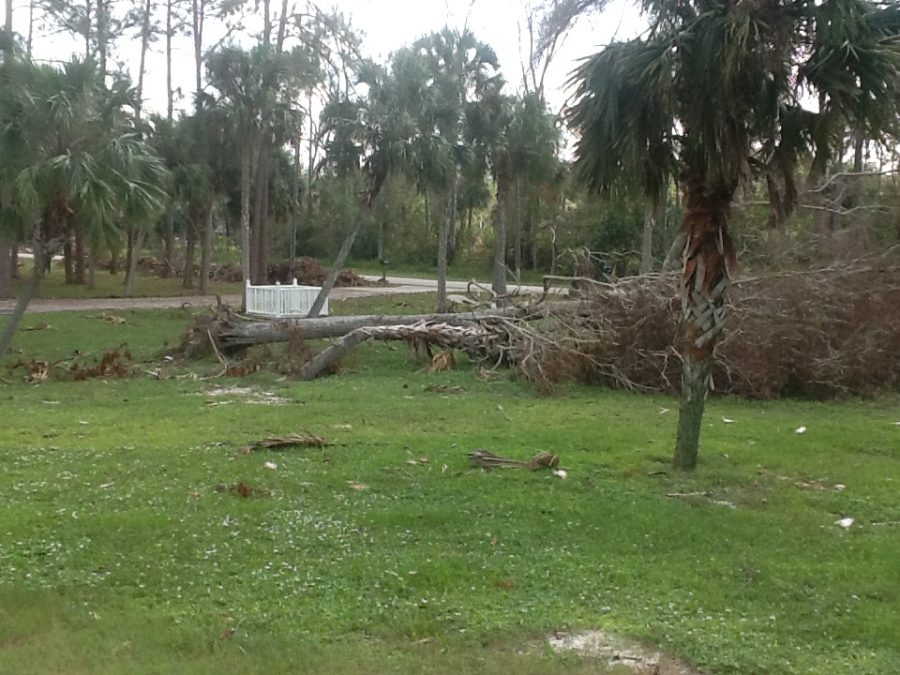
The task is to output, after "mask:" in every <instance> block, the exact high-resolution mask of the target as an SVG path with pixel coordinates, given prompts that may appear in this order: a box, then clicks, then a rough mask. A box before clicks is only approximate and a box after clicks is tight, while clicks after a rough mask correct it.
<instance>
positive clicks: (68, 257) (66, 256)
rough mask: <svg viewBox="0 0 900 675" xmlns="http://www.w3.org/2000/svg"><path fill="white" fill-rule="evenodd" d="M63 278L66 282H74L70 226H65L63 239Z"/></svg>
mask: <svg viewBox="0 0 900 675" xmlns="http://www.w3.org/2000/svg"><path fill="white" fill-rule="evenodd" d="M63 270H64V274H63V278H64V279H65V283H66V284H74V283H75V256H74V254H73V251H72V226H71V225H70V226H69V227H67V228H66V238H65V240H64V241H63Z"/></svg>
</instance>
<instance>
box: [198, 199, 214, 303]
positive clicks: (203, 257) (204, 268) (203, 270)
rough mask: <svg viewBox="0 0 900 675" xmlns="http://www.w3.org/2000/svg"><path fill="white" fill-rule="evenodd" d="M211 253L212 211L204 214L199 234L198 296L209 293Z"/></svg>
mask: <svg viewBox="0 0 900 675" xmlns="http://www.w3.org/2000/svg"><path fill="white" fill-rule="evenodd" d="M212 252H213V209H212V207H210V209H209V211H208V212H207V213H206V220H205V222H204V223H203V229H202V230H201V233H200V295H206V294H207V293H209V268H210V266H211V265H212Z"/></svg>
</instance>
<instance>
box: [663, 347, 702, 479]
mask: <svg viewBox="0 0 900 675" xmlns="http://www.w3.org/2000/svg"><path fill="white" fill-rule="evenodd" d="M681 367H682V371H681V403H680V407H679V411H678V440H677V442H676V444H675V457H674V459H673V460H672V463H673V465H674V466H675V468H677V469H683V470H685V471H691V470H693V469H694V468H696V466H697V452H698V449H699V447H700V428H701V426H702V424H703V408H704V407H705V406H706V392H707V390H708V389H709V372H710V368H711V367H712V359H711V358H705V359H701V360H697V361H695V360H694V359H693V357H691V356H685V357H684V358H683V361H682V364H681Z"/></svg>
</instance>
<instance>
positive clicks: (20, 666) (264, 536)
mask: <svg viewBox="0 0 900 675" xmlns="http://www.w3.org/2000/svg"><path fill="white" fill-rule="evenodd" d="M422 301H423V302H424V301H425V300H422ZM374 302H375V301H369V302H367V303H366V305H365V306H364V307H361V308H360V311H365V312H368V311H372V309H373V307H374V305H373V304H372V303H374ZM378 302H382V303H384V305H383V306H381V307H379V309H380V310H381V311H385V310H387V311H391V310H393V311H404V310H408V309H412V308H410V307H404V306H403V305H402V303H403V302H404V301H403V300H402V299H399V300H398V299H396V298H391V299H380V300H379V301H378ZM411 302H416V301H413V300H411ZM391 303H394V304H391ZM396 303H401V304H396ZM341 307H342V309H341V310H340V311H350V310H351V309H352V304H351V305H341ZM336 311H338V310H336ZM92 316H93V318H91V317H92ZM122 318H125V320H126V322H125V323H124V324H121V325H112V324H108V323H106V322H105V321H103V320H102V319H98V318H96V313H94V314H93V315H91V314H88V315H84V314H75V313H70V314H48V315H43V316H40V315H36V316H30V317H27V318H26V321H25V326H26V327H28V326H32V327H34V326H39V325H40V324H41V322H44V323H49V324H50V325H51V328H49V329H45V330H40V331H30V332H28V331H26V332H24V333H21V334H20V336H19V338H18V340H17V343H16V346H17V348H18V349H19V350H20V353H17V354H15V355H14V356H13V357H12V358H10V359H7V360H6V362H5V363H6V364H12V363H15V362H16V360H17V359H21V358H44V359H48V360H55V359H61V358H66V357H67V356H68V355H70V354H71V352H72V351H73V350H74V349H76V348H77V349H80V350H82V351H85V352H97V351H99V350H101V349H102V348H104V347H111V346H115V345H117V344H119V343H121V342H123V341H127V342H128V343H129V345H130V347H131V349H132V351H133V352H134V355H135V358H136V359H138V360H139V361H143V360H146V361H147V363H146V364H144V365H145V366H146V367H145V368H138V369H137V371H138V372H137V375H135V376H134V377H131V378H127V379H106V380H103V379H94V380H89V381H86V382H67V381H57V380H55V379H51V380H49V381H46V382H43V383H41V384H29V383H27V382H25V381H24V373H23V370H22V369H21V368H14V369H12V370H10V369H8V368H6V367H4V368H2V369H0V377H2V378H3V384H2V386H0V413H2V425H0V460H2V466H3V472H2V473H0V497H2V499H3V504H4V507H3V509H2V510H0V673H282V672H283V673H297V672H321V673H386V672H387V673H393V672H398V673H407V672H435V673H449V672H488V673H558V672H605V671H604V670H603V669H602V667H601V664H598V663H597V662H595V661H591V660H589V659H580V658H577V657H574V656H557V655H554V654H552V653H551V652H550V651H549V650H548V648H547V646H546V637H547V636H548V635H550V634H551V633H553V631H556V630H567V631H575V630H581V629H592V628H603V629H605V630H608V631H611V632H614V633H618V634H621V635H625V636H629V637H631V638H634V639H636V640H640V641H645V642H647V643H649V644H653V645H658V646H660V647H661V648H662V649H664V650H665V651H666V652H668V653H670V654H672V655H675V656H678V657H680V658H683V659H684V660H686V661H688V662H691V663H694V664H696V665H697V666H699V667H700V668H701V669H702V670H704V671H706V672H712V673H873V674H874V673H878V674H881V673H895V672H900V666H898V664H900V643H898V639H897V636H898V635H900V563H898V561H900V525H898V524H897V523H898V521H900V502H898V500H897V490H898V483H900V427H898V426H897V425H896V423H897V422H898V421H900V406H898V400H897V398H896V397H891V398H887V399H882V400H879V401H874V402H855V401H849V402H840V403H827V404H825V403H811V402H797V401H785V402H775V403H759V402H748V401H744V400H739V399H722V398H714V399H712V400H711V401H710V404H709V406H708V413H707V417H706V422H705V428H704V436H703V448H702V451H701V464H700V468H699V469H698V471H697V472H696V473H695V474H693V475H690V476H684V475H676V474H672V473H671V471H669V468H668V465H667V463H666V462H667V460H668V458H669V455H670V451H671V446H672V439H673V436H674V427H675V421H676V403H675V401H673V400H672V399H670V398H667V397H661V396H638V395H633V394H627V393H621V392H610V391H605V390H601V389H594V388H586V387H571V388H568V389H565V390H564V391H562V392H560V394H559V395H557V396H555V397H552V398H545V397H540V396H538V395H536V394H535V393H534V392H532V391H531V390H530V389H529V388H528V387H527V386H525V385H523V384H522V383H520V382H517V381H515V380H514V379H512V378H510V377H509V376H507V375H506V374H501V376H500V377H499V378H497V379H494V380H482V379H479V378H477V377H476V371H475V369H474V367H473V366H471V365H468V364H463V365H462V366H461V367H460V368H459V369H458V370H456V371H453V372H449V373H438V374H425V373H423V372H422V371H421V364H418V363H415V362H413V361H411V360H410V357H409V355H408V354H407V351H406V349H405V347H396V346H393V345H373V346H365V347H363V348H361V349H360V350H359V352H358V353H357V354H356V355H354V356H352V357H351V358H350V359H348V363H347V364H346V369H345V372H343V373H342V374H341V375H338V376H334V377H330V378H327V379H322V380H318V381H315V382H311V383H299V382H293V381H290V380H287V379H284V378H280V377H278V376H275V375H272V374H265V373H262V374H257V375H255V376H252V377H247V378H243V379H241V380H232V379H225V378H213V377H211V376H213V375H215V373H216V372H218V370H219V369H220V368H218V364H217V363H215V362H204V363H200V364H192V365H191V368H190V369H187V368H184V367H182V366H180V365H178V364H171V363H166V362H162V361H161V360H160V356H159V352H160V348H161V347H162V346H163V344H164V343H166V342H168V343H169V344H172V343H174V342H175V341H176V340H177V336H178V334H179V332H180V331H181V330H182V329H183V327H184V324H185V322H186V320H187V318H188V317H187V316H186V315H185V313H184V312H182V311H180V310H177V311H158V312H127V313H123V314H122ZM145 370H160V371H161V372H162V377H163V379H160V380H157V379H154V378H153V377H151V376H150V375H147V374H146V373H145V372H144V371H145ZM205 378H210V379H205ZM431 384H446V385H453V386H456V387H461V388H462V389H463V391H462V392H460V393H456V394H453V395H450V394H439V393H432V392H429V391H426V390H425V387H426V386H428V385H431ZM234 386H239V387H245V388H249V389H250V390H251V392H250V394H249V395H231V396H229V395H216V394H215V392H214V390H215V389H217V388H224V387H234ZM267 393H268V394H271V395H272V396H268V397H267V396H265V394H267ZM273 397H277V398H278V399H279V400H277V403H278V405H261V404H256V403H254V402H253V401H259V400H261V399H266V398H268V399H270V400H271V399H272V398H273ZM723 418H726V419H731V420H734V421H733V422H732V423H726V422H724V421H723ZM800 426H805V427H807V431H806V433H804V434H798V433H795V430H796V429H797V428H798V427H800ZM299 430H307V431H309V432H311V433H314V434H318V435H321V436H325V437H326V438H328V440H329V445H328V446H327V447H325V448H324V449H313V448H303V449H294V450H287V451H283V452H274V451H268V452H252V453H249V454H242V453H241V452H240V448H241V447H242V446H244V445H246V444H248V443H250V442H252V441H254V440H258V439H260V438H263V437H267V436H272V435H283V434H287V433H292V432H296V431H299ZM477 448H483V449H488V450H491V451H493V452H496V453H498V454H501V455H505V456H512V457H520V458H528V457H530V456H532V455H533V454H535V453H537V452H541V451H544V452H553V453H557V454H558V455H559V456H560V458H561V464H562V466H563V467H564V468H565V469H566V470H567V472H568V476H567V478H565V479H560V478H558V477H555V476H552V475H550V474H549V473H545V472H539V473H531V472H527V471H521V470H515V469H509V470H498V471H493V472H489V473H488V472H484V471H482V470H479V469H473V468H470V466H469V463H468V460H467V457H466V455H467V453H468V452H470V451H471V450H474V449H477ZM266 462H272V463H274V464H275V465H277V468H276V469H271V468H266V466H265V464H266ZM240 482H244V483H245V484H246V485H248V486H251V487H252V488H253V489H254V491H255V492H254V494H253V495H252V496H250V497H247V498H244V497H241V496H239V495H238V494H235V493H233V492H231V491H230V490H228V489H227V488H228V487H229V486H232V485H234V484H236V483H240ZM220 486H224V488H225V489H224V490H223V491H219V489H217V488H220ZM220 489H221V488H220ZM673 494H679V495H686V496H679V497H671V496H667V495H673ZM843 517H853V518H855V523H854V525H853V526H852V527H851V528H849V529H848V530H844V529H841V528H840V527H838V526H836V525H835V524H834V522H835V521H836V520H838V519H840V518H843ZM613 672H623V671H613Z"/></svg>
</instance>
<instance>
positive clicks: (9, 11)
mask: <svg viewBox="0 0 900 675" xmlns="http://www.w3.org/2000/svg"><path fill="white" fill-rule="evenodd" d="M12 18H13V0H6V14H5V17H4V22H3V25H4V26H5V27H6V32H7V33H12V29H13V24H12Z"/></svg>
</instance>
